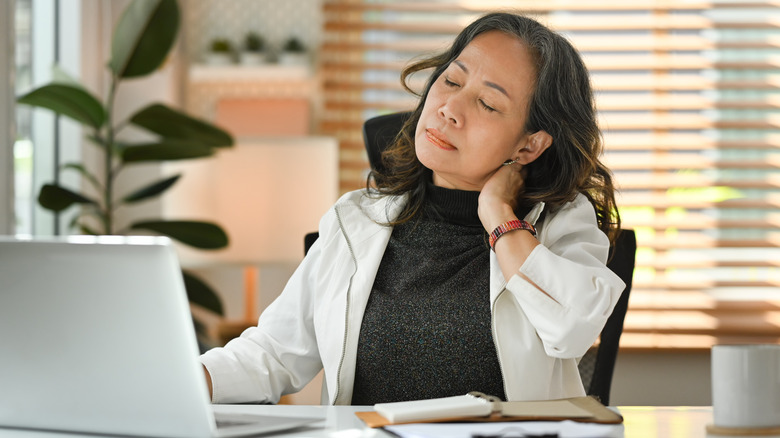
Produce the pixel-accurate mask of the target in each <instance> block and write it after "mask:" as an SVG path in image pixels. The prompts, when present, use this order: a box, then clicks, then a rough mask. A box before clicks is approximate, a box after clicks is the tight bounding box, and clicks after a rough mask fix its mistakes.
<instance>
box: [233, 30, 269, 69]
mask: <svg viewBox="0 0 780 438" xmlns="http://www.w3.org/2000/svg"><path fill="white" fill-rule="evenodd" d="M239 60H240V61H241V64H243V65H258V64H265V62H266V53H265V40H264V39H263V37H262V36H260V34H259V33H257V32H249V33H247V34H246V37H245V38H244V48H243V50H242V51H241V54H240V55H239Z"/></svg>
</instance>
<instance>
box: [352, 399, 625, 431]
mask: <svg viewBox="0 0 780 438" xmlns="http://www.w3.org/2000/svg"><path fill="white" fill-rule="evenodd" d="M356 415H357V416H358V417H359V418H360V419H361V420H363V421H364V422H365V423H366V424H367V425H368V426H370V427H384V426H388V425H394V424H408V423H433V422H472V421H473V422H485V421H500V422H506V421H563V420H569V421H575V422H583V423H603V424H619V423H622V422H623V417H622V416H620V414H618V413H616V412H614V411H612V410H610V409H608V408H607V407H606V406H604V405H602V404H601V403H599V402H598V401H597V400H596V399H595V398H593V397H588V396H583V397H572V398H565V399H557V400H539V401H510V402H503V401H501V400H500V399H498V398H496V397H493V396H489V395H485V394H482V393H480V392H470V393H468V394H464V395H456V396H451V397H441V398H434V399H428V400H411V401H401V402H392V403H377V404H376V405H374V411H366V412H356Z"/></svg>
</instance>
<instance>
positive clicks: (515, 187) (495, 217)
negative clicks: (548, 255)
mask: <svg viewBox="0 0 780 438" xmlns="http://www.w3.org/2000/svg"><path fill="white" fill-rule="evenodd" d="M526 172H527V171H526V170H525V169H524V167H523V166H522V165H521V164H518V163H514V164H509V165H506V166H501V168H500V169H498V170H497V171H496V173H494V174H493V176H491V177H490V179H488V180H487V182H486V183H485V185H484V186H483V187H482V191H481V192H480V193H479V207H478V209H477V212H478V214H479V219H480V220H481V221H482V226H483V227H485V231H487V232H488V233H491V232H492V231H493V230H494V229H495V228H496V227H497V226H499V225H501V224H503V223H505V222H509V221H511V220H515V219H518V217H517V216H516V215H515V207H516V206H517V198H518V196H520V194H521V193H522V191H523V187H524V186H525V176H526ZM537 245H539V241H538V240H536V238H535V237H534V236H533V235H531V233H529V232H527V231H524V230H516V231H512V232H509V233H506V234H505V235H504V236H502V237H501V239H499V240H498V241H496V245H495V247H494V250H495V252H496V257H498V265H499V266H500V267H501V272H502V273H503V274H504V278H505V279H506V280H507V281H508V280H509V279H510V278H511V277H512V276H513V275H519V276H521V277H523V278H524V279H526V280H527V281H528V282H529V283H531V284H532V285H534V286H535V287H536V288H537V289H539V290H540V291H541V292H543V293H545V294H547V292H545V291H544V290H542V288H540V287H539V286H538V285H537V284H536V283H534V282H533V281H532V280H531V279H530V278H528V277H526V276H525V275H524V274H523V273H522V272H520V266H522V265H523V263H524V262H525V259H526V258H528V255H529V254H531V251H533V249H534V248H535V247H536V246H537ZM547 295H548V296H549V294H547Z"/></svg>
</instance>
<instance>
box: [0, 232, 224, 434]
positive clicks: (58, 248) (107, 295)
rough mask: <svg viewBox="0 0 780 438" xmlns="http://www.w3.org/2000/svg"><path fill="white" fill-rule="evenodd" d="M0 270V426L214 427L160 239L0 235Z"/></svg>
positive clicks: (178, 281)
mask: <svg viewBox="0 0 780 438" xmlns="http://www.w3.org/2000/svg"><path fill="white" fill-rule="evenodd" d="M0 279H2V281H1V282H0V284H1V285H0V351H2V356H1V359H0V388H2V391H0V425H2V426H11V427H24V428H36V429H56V430H66V431H81V432H96V433H115V434H128V435H154V436H209V435H212V434H213V431H214V427H215V426H214V420H213V413H212V411H211V407H210V403H209V400H208V390H207V388H206V385H205V381H204V378H203V372H202V369H201V366H200V365H199V363H198V361H197V357H198V354H199V351H198V347H197V342H196V338H195V333H194V328H193V324H192V319H191V315H190V311H189V304H188V301H187V296H186V292H185V290H184V284H183V280H182V275H181V269H180V267H179V263H178V260H177V258H176V253H175V251H174V249H173V247H172V246H171V242H170V241H169V240H168V239H167V238H162V237H140V236H134V237H108V236H105V237H94V236H89V237H87V236H79V237H71V238H62V239H48V240H19V239H13V238H0Z"/></svg>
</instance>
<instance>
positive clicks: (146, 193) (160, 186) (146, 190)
mask: <svg viewBox="0 0 780 438" xmlns="http://www.w3.org/2000/svg"><path fill="white" fill-rule="evenodd" d="M180 177H181V174H178V175H175V176H172V177H170V178H166V179H163V180H160V181H157V182H155V183H152V184H149V185H148V186H146V187H143V188H141V189H139V190H136V191H135V192H133V193H131V194H129V195H127V196H125V198H124V199H123V200H122V201H124V202H127V203H133V202H138V201H141V200H144V199H147V198H151V197H153V196H157V195H159V194H160V193H162V192H164V191H166V190H168V188H170V187H171V186H172V185H173V184H175V183H176V181H178V180H179V178H180Z"/></svg>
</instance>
